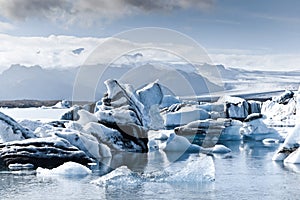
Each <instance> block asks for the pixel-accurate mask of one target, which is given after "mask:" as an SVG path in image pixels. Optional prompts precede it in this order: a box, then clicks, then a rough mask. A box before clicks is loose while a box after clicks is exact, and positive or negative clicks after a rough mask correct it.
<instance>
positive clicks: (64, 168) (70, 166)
mask: <svg viewBox="0 0 300 200" xmlns="http://www.w3.org/2000/svg"><path fill="white" fill-rule="evenodd" d="M36 173H37V175H38V176H67V177H84V176H87V175H89V174H91V173H92V171H91V170H90V169H89V168H87V167H85V166H83V165H81V164H78V163H75V162H66V163H64V164H62V165H60V166H58V167H57V168H53V169H44V168H41V167H39V168H37V169H36Z"/></svg>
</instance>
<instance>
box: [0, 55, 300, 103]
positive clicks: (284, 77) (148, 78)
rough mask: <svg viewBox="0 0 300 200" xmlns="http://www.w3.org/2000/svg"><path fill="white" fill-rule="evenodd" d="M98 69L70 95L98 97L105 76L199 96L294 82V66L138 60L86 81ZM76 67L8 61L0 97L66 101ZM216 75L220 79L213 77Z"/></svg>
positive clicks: (297, 75) (299, 76)
mask: <svg viewBox="0 0 300 200" xmlns="http://www.w3.org/2000/svg"><path fill="white" fill-rule="evenodd" d="M78 51H79V50H78ZM99 68H104V66H100V65H97V66H88V67H85V69H88V70H86V71H88V72H87V74H85V76H84V79H83V80H81V81H80V82H79V84H80V85H81V87H82V88H83V89H82V91H83V92H86V93H87V95H85V94H83V95H82V96H83V99H76V100H90V101H94V100H98V99H100V98H101V97H102V96H103V93H104V92H105V91H106V89H105V86H104V84H103V82H104V81H105V80H107V79H110V78H113V79H118V80H120V81H121V82H123V83H130V84H133V85H134V86H135V88H139V87H141V86H143V85H145V84H146V83H149V82H152V81H155V80H157V79H158V80H159V83H161V84H162V85H165V86H166V87H168V88H170V89H171V91H172V92H173V93H175V94H176V95H179V96H190V95H203V94H207V93H215V92H219V91H224V90H226V92H228V93H229V94H249V93H262V92H270V91H279V90H284V89H297V88H298V86H299V83H300V82H299V80H300V71H294V72H268V71H246V70H239V69H233V68H225V67H224V66H222V65H217V66H214V65H208V64H205V65H197V66H196V68H197V69H198V72H199V71H200V72H201V73H200V74H201V75H202V76H201V75H199V74H198V73H196V71H191V70H185V66H184V65H180V64H176V66H175V67H174V66H173V64H170V63H169V64H168V63H164V64H159V65H158V64H157V65H156V64H143V65H141V66H139V67H132V66H130V65H115V66H112V67H108V68H106V70H104V73H102V74H101V75H99V77H98V76H96V78H97V80H91V77H94V78H95V74H97V73H99ZM175 69H176V70H175ZM181 69H182V70H181ZM78 72H79V73H82V70H81V69H80V68H78V67H76V68H65V69H61V68H42V67H40V66H31V67H25V66H22V65H12V66H11V67H10V68H9V69H7V70H5V71H3V73H2V74H0V100H16V99H38V100H58V99H69V100H71V99H72V97H73V89H74V83H75V81H76V80H77V81H78V79H76V76H77V75H78ZM216 72H218V73H219V74H218V75H217V76H216V75H215V74H214V73H216ZM216 77H217V78H221V79H222V80H221V81H219V82H216V81H215V80H214V78H216ZM95 82H96V85H95ZM220 82H221V83H222V84H223V85H220ZM77 83H78V82H77ZM88 93H92V94H93V95H89V94H88ZM91 96H92V97H91ZM93 98H94V99H93Z"/></svg>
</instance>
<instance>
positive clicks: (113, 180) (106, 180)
mask: <svg viewBox="0 0 300 200" xmlns="http://www.w3.org/2000/svg"><path fill="white" fill-rule="evenodd" d="M137 181H139V179H138V178H136V177H134V176H133V172H132V171H131V170H130V169H128V168H127V166H121V167H119V168H117V169H115V170H114V171H112V172H110V173H108V174H106V175H104V176H101V177H100V178H99V179H97V180H94V181H92V182H91V183H92V184H96V185H99V186H105V185H115V186H120V185H124V184H125V185H127V184H136V182H137Z"/></svg>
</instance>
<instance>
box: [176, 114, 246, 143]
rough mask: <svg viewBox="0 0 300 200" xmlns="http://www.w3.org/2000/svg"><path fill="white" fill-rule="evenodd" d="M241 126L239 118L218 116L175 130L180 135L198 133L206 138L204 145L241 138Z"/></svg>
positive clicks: (198, 135)
mask: <svg viewBox="0 0 300 200" xmlns="http://www.w3.org/2000/svg"><path fill="white" fill-rule="evenodd" d="M241 127H242V123H241V122H240V121H238V120H233V119H227V118H218V119H206V120H197V121H193V122H190V123H188V124H187V125H184V126H180V127H176V128H175V129H174V131H175V133H176V134H178V135H197V137H200V138H202V139H203V140H204V142H203V145H208V144H209V143H211V145H208V146H214V144H216V143H217V142H218V141H227V140H240V139H241V135H240V128H241Z"/></svg>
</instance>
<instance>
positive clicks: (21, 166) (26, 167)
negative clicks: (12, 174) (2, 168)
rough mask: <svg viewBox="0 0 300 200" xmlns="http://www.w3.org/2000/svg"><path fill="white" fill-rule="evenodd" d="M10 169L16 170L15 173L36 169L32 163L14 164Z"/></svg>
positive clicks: (9, 166)
mask: <svg viewBox="0 0 300 200" xmlns="http://www.w3.org/2000/svg"><path fill="white" fill-rule="evenodd" d="M8 169H10V170H14V171H17V170H29V169H34V165H33V164H31V163H27V164H21V163H14V164H10V165H8Z"/></svg>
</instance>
